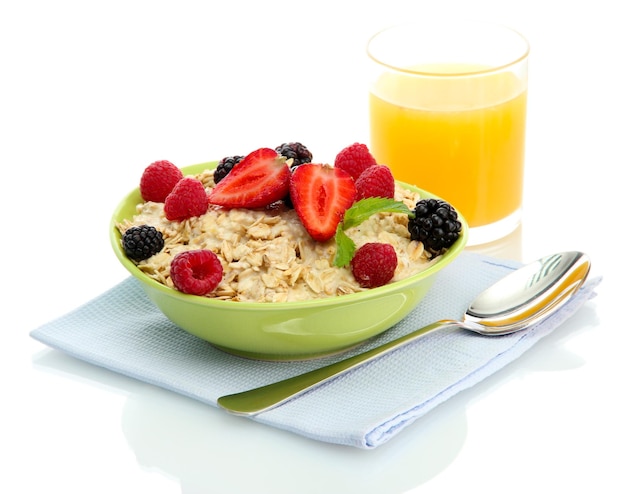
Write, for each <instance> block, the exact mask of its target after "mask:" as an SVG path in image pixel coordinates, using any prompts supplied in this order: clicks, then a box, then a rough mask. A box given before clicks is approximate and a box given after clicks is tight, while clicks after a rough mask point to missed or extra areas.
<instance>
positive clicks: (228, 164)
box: [213, 155, 244, 184]
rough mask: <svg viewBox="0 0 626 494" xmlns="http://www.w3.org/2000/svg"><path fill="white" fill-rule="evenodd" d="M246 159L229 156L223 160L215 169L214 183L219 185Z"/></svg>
mask: <svg viewBox="0 0 626 494" xmlns="http://www.w3.org/2000/svg"><path fill="white" fill-rule="evenodd" d="M243 158H244V157H243V156H239V155H235V156H227V157H226V158H222V159H221V160H220V162H219V163H218V164H217V167H216V168H215V172H213V181H214V182H215V183H216V184H217V183H219V182H220V181H221V180H222V179H223V178H224V177H225V176H226V175H228V174H229V173H230V171H231V170H232V169H233V166H235V165H236V164H237V163H239V162H240V161H241V160H242V159H243Z"/></svg>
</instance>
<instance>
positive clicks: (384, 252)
mask: <svg viewBox="0 0 626 494" xmlns="http://www.w3.org/2000/svg"><path fill="white" fill-rule="evenodd" d="M397 265H398V256H396V251H395V250H394V248H393V246H391V245H390V244H382V243H379V242H370V243H367V244H364V245H363V246H362V247H360V248H359V249H357V251H356V253H355V254H354V257H353V258H352V261H350V266H351V267H352V274H353V275H354V278H355V279H356V280H357V282H358V283H359V285H361V286H362V287H363V288H376V287H377V286H383V285H386V284H387V283H389V281H391V278H393V275H394V272H395V270H396V266H397Z"/></svg>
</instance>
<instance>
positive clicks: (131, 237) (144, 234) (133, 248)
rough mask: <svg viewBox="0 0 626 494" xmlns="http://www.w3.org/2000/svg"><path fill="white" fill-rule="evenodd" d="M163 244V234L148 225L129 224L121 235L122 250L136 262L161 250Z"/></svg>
mask: <svg viewBox="0 0 626 494" xmlns="http://www.w3.org/2000/svg"><path fill="white" fill-rule="evenodd" d="M163 246H164V241H163V234H162V233H161V232H160V231H159V230H157V229H156V228H154V227H153V226H149V225H141V226H131V227H130V228H129V229H128V230H126V231H125V232H124V235H123V236H122V247H123V248H124V252H125V253H126V255H127V256H128V258H129V259H132V260H133V261H136V262H139V261H143V260H144V259H148V258H149V257H152V256H153V255H154V254H157V253H159V252H161V249H163Z"/></svg>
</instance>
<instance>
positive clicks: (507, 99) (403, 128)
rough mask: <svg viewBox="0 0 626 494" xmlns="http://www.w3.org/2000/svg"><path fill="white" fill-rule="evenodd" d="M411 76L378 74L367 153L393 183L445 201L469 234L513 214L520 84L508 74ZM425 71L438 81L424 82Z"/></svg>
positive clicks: (521, 120) (518, 197)
mask: <svg viewBox="0 0 626 494" xmlns="http://www.w3.org/2000/svg"><path fill="white" fill-rule="evenodd" d="M417 70H419V72H420V73H421V74H422V75H420V76H416V75H412V74H410V73H405V72H387V73H384V74H383V75H382V76H381V77H380V78H379V79H378V81H377V82H376V83H375V85H374V86H373V88H372V92H371V94H370V122H371V146H370V147H371V151H372V154H373V155H374V156H375V157H376V159H377V161H378V162H379V163H381V164H386V165H388V166H389V167H390V168H391V169H392V171H393V173H394V176H395V178H396V179H397V180H401V181H404V182H408V183H411V184H414V185H416V186H418V187H420V188H422V189H425V190H427V191H429V192H432V193H434V194H436V195H438V196H440V197H442V198H443V199H445V200H447V201H448V202H450V203H451V204H452V205H453V206H454V207H455V208H456V209H457V210H459V211H460V212H461V214H463V216H464V217H465V218H466V219H467V221H468V223H469V225H470V226H471V227H477V226H483V225H489V224H492V223H494V222H496V221H498V220H502V219H503V218H506V217H508V216H510V215H512V214H514V213H516V212H518V211H519V209H520V208H521V204H522V182H523V164H524V134H525V127H526V84H525V82H523V81H521V80H520V79H518V78H517V77H516V76H515V75H514V74H513V73H511V72H506V71H500V72H489V71H486V70H485V68H484V67H478V66H458V65H445V66H428V67H419V68H417ZM426 71H428V72H429V73H433V74H434V73H436V74H437V75H436V76H435V75H433V76H425V75H424V73H425V72H426ZM470 72H473V73H472V74H468V73H470ZM461 74H462V75H461Z"/></svg>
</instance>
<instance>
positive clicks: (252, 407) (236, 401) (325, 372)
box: [217, 320, 461, 416]
mask: <svg viewBox="0 0 626 494" xmlns="http://www.w3.org/2000/svg"><path fill="white" fill-rule="evenodd" d="M460 325H461V323H459V322H457V321H449V320H443V321H439V322H436V323H433V324H429V325H428V326H424V327H423V328H420V329H417V330H415V331H412V332H411V333H409V334H406V335H404V336H401V337H399V338H396V339H395V340H392V341H390V342H388V343H385V344H384V345H380V346H378V347H375V348H372V349H371V350H368V351H366V352H363V353H360V354H358V355H355V356H353V357H350V358H347V359H345V360H340V361H339V362H335V363H334V364H330V365H326V366H324V367H320V368H318V369H315V370H312V371H309V372H307V373H305V374H300V375H298V376H294V377H290V378H288V379H285V380H283V381H278V382H275V383H272V384H268V385H267V386H262V387H260V388H255V389H251V390H248V391H243V392H241V393H236V394H231V395H227V396H222V397H221V398H219V399H218V400H217V403H218V405H219V406H221V407H222V408H224V409H226V410H228V411H229V412H231V413H234V414H235V415H248V416H249V415H256V414H257V413H261V412H265V411H267V410H270V409H272V408H274V407H276V406H278V405H281V404H282V403H284V402H286V401H287V400H290V399H291V398H294V397H295V396H298V395H300V394H302V393H304V392H305V391H308V390H310V389H312V388H314V387H316V386H319V385H320V384H322V383H324V382H326V381H328V380H330V379H331V378H334V377H336V376H339V375H341V374H344V373H345V372H347V371H349V370H351V369H354V368H355V367H358V366H360V365H363V364H365V363H367V362H370V361H371V360H373V359H374V358H376V357H380V356H381V355H385V354H387V353H389V352H391V351H392V350H395V349H396V348H398V347H400V346H402V345H404V344H406V343H409V342H411V341H414V340H416V339H418V338H420V337H422V336H423V335H425V334H426V333H430V332H431V331H434V330H436V329H440V328H445V327H449V326H456V327H458V326H460Z"/></svg>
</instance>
